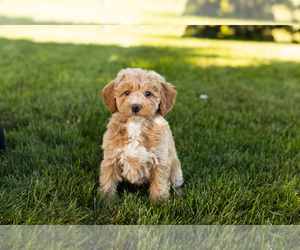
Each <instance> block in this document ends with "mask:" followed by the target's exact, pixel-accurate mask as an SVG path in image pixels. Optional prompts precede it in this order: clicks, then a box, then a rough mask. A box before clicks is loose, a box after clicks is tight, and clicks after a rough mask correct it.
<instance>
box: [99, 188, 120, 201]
mask: <svg viewBox="0 0 300 250" xmlns="http://www.w3.org/2000/svg"><path fill="white" fill-rule="evenodd" d="M99 192H100V195H101V197H103V198H104V202H105V203H111V201H112V200H115V199H116V198H117V195H116V194H112V193H104V192H102V191H101V190H99Z"/></svg>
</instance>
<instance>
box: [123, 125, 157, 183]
mask: <svg viewBox="0 0 300 250" xmlns="http://www.w3.org/2000/svg"><path fill="white" fill-rule="evenodd" d="M143 122H144V120H138V121H131V122H129V123H128V125H127V133H128V144H127V145H126V146H125V147H124V148H122V149H121V154H120V158H119V159H120V160H119V164H121V165H123V173H122V175H123V176H124V177H125V178H126V179H128V180H129V181H130V182H132V183H142V182H143V179H149V178H150V173H149V169H148V165H149V164H154V163H155V162H156V161H157V157H156V156H155V155H154V154H153V153H151V152H148V151H147V150H146V148H145V147H143V146H141V144H142V142H143V138H142V136H141V133H142V129H143ZM133 159H134V160H133Z"/></svg>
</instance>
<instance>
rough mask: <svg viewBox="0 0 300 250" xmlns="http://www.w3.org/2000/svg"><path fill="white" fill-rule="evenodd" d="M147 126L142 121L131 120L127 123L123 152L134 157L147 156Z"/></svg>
mask: <svg viewBox="0 0 300 250" xmlns="http://www.w3.org/2000/svg"><path fill="white" fill-rule="evenodd" d="M146 129H147V128H146V127H145V126H144V125H143V123H142V122H129V123H128V124H127V125H126V132H127V133H126V135H125V138H124V140H125V144H124V148H123V153H124V154H125V155H126V156H131V157H134V158H137V157H139V158H142V157H147V150H146V146H147V139H146V136H145V133H144V131H145V130H146Z"/></svg>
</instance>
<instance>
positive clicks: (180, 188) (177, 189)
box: [173, 187, 184, 197]
mask: <svg viewBox="0 0 300 250" xmlns="http://www.w3.org/2000/svg"><path fill="white" fill-rule="evenodd" d="M173 190H174V193H175V194H176V195H178V196H179V197H183V196H184V191H183V188H182V187H178V188H174V187H173Z"/></svg>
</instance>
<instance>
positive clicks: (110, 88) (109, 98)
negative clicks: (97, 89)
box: [102, 80, 118, 114]
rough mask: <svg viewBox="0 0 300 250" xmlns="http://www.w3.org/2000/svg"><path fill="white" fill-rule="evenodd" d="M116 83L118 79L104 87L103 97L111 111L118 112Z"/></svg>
mask: <svg viewBox="0 0 300 250" xmlns="http://www.w3.org/2000/svg"><path fill="white" fill-rule="evenodd" d="M115 84H116V80H114V81H112V82H110V83H109V84H108V85H106V86H105V87H104V89H103V90H102V98H103V101H104V104H105V105H106V107H108V109H109V111H110V113H112V114H113V113H116V112H117V111H118V109H117V106H116V98H115V95H114V94H115Z"/></svg>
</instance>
